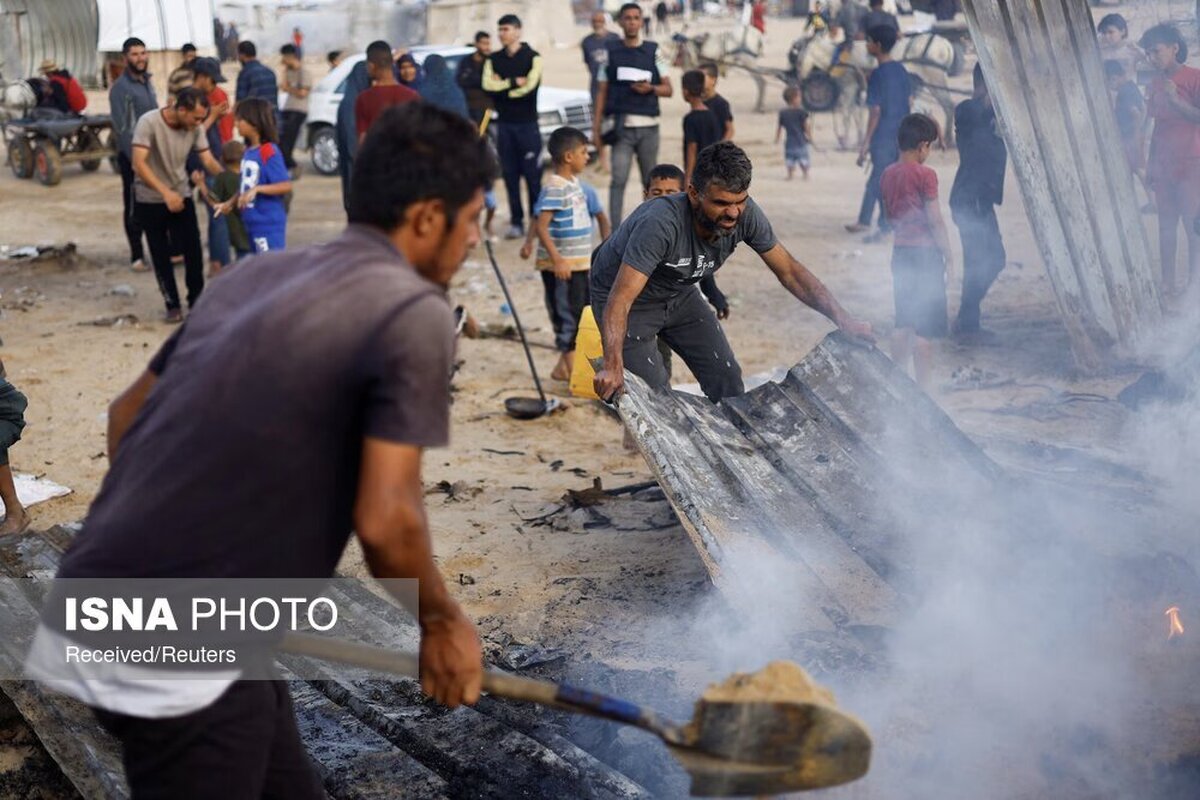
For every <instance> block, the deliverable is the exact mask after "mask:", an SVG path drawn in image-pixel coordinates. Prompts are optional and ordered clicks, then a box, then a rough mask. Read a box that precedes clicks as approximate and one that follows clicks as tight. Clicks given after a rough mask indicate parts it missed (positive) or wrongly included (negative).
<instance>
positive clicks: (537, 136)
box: [483, 14, 542, 239]
mask: <svg viewBox="0 0 1200 800" xmlns="http://www.w3.org/2000/svg"><path fill="white" fill-rule="evenodd" d="M497 28H498V32H499V34H500V44H501V49H500V50H498V51H496V52H495V53H492V55H491V57H490V58H488V60H487V62H486V63H485V64H484V65H483V90H484V91H485V92H490V93H491V94H492V97H493V98H494V100H495V103H496V113H497V114H498V115H499V117H500V119H499V121H498V122H497V124H496V150H497V151H498V152H499V154H500V169H501V171H502V172H503V174H504V188H505V189H506V190H507V191H508V210H509V214H510V215H511V224H510V225H509V228H508V232H507V233H506V234H504V238H505V239H522V238H524V236H525V210H524V207H523V206H522V205H521V179H522V178H524V179H525V187H526V189H527V191H528V192H529V216H530V218H531V219H532V218H533V216H534V214H533V204H534V203H536V202H537V199H538V195H539V194H540V193H541V191H542V165H541V160H540V157H541V154H542V131H541V128H539V127H538V112H537V99H538V87H539V86H541V83H542V57H541V55H539V54H538V52H537V51H536V50H534V49H533V48H532V47H530V46H529V45H527V44H525V43H524V42H522V41H521V20H520V18H519V17H517V15H516V14H505V15H504V16H503V17H501V18H500V22H499V23H498V25H497Z"/></svg>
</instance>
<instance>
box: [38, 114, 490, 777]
mask: <svg viewBox="0 0 1200 800" xmlns="http://www.w3.org/2000/svg"><path fill="white" fill-rule="evenodd" d="M429 141H436V142H437V143H438V145H439V146H438V147H437V148H435V149H432V150H428V152H427V153H426V154H425V155H424V156H423V157H422V158H421V159H414V158H408V157H405V155H406V154H409V153H412V152H414V151H417V150H418V149H420V148H422V147H424V146H425V143H427V142H429ZM355 167H356V171H355V174H354V182H353V184H352V187H351V196H350V221H351V225H350V227H349V228H348V229H347V230H346V231H345V232H344V233H343V234H342V235H341V236H339V237H337V238H335V239H333V240H332V241H330V242H327V243H323V244H318V245H313V246H311V247H307V248H301V249H299V250H287V251H282V252H278V253H269V254H264V255H258V256H253V257H251V258H248V259H246V260H244V261H242V262H239V263H238V264H235V265H234V266H233V267H231V268H229V269H228V270H227V271H226V272H224V273H222V275H221V278H220V280H218V281H214V282H213V285H212V287H211V289H210V290H209V291H208V292H206V293H205V297H204V299H203V301H202V302H201V303H200V304H199V306H198V307H197V308H196V310H195V312H194V313H193V314H192V315H191V316H189V317H188V320H187V322H186V324H184V325H183V326H182V327H181V328H179V329H178V330H176V332H175V334H174V335H173V336H172V337H171V338H170V339H168V340H167V342H166V344H165V345H164V346H163V347H162V349H161V350H160V351H159V353H158V355H156V356H155V357H154V358H153V360H152V361H151V362H150V364H149V366H148V368H147V369H146V370H145V371H144V372H143V373H142V374H141V376H140V377H139V378H138V379H137V380H136V382H135V383H133V385H131V386H130V387H129V388H128V389H127V390H126V391H125V392H124V393H123V394H122V395H121V396H120V397H118V398H117V400H116V401H114V402H113V404H112V405H111V406H110V416H109V423H108V442H109V459H110V462H111V468H110V470H109V472H108V475H107V476H106V477H105V479H104V483H103V485H102V486H101V488H100V491H99V493H98V494H97V496H96V499H95V502H94V503H93V504H92V507H91V509H90V511H89V513H88V518H87V520H86V522H85V523H84V525H83V529H82V530H81V531H80V532H79V535H78V537H77V538H76V539H75V541H74V542H73V544H72V546H71V548H70V550H69V552H68V553H67V554H66V555H65V556H63V559H62V563H61V566H60V568H59V577H62V578H115V579H135V578H180V579H183V578H193V579H214V578H229V579H239V578H241V579H251V578H253V579H271V578H314V579H315V578H329V577H331V576H332V575H333V573H334V569H335V568H336V566H337V563H338V560H339V559H340V557H341V555H342V551H343V550H344V548H345V546H346V544H347V541H348V540H349V538H350V536H351V535H352V534H354V535H356V536H357V538H358V541H359V542H360V544H361V545H362V550H363V554H364V560H365V562H366V564H367V566H368V567H369V568H370V570H371V573H372V574H373V575H375V576H376V577H379V578H393V579H399V578H405V579H412V580H415V581H419V590H420V607H419V609H417V610H416V612H417V614H418V621H419V623H420V626H421V650H420V662H421V663H420V667H421V669H420V673H421V686H422V688H423V689H424V690H425V691H426V692H427V693H428V694H430V695H431V697H432V699H434V700H437V701H438V702H441V703H443V704H446V705H449V706H452V707H453V706H457V705H459V704H460V703H473V702H475V700H476V699H477V698H478V697H479V688H480V682H481V678H482V653H481V650H480V645H479V637H478V634H477V633H476V631H475V626H474V624H473V623H472V622H471V620H470V619H469V618H468V617H467V615H466V614H465V613H464V612H463V611H462V609H461V608H460V607H459V605H458V603H457V602H455V600H454V599H453V597H452V596H451V595H450V592H449V590H448V589H447V587H446V584H445V581H444V580H443V579H442V577H441V575H440V573H439V572H438V567H437V564H436V563H435V562H434V558H433V545H432V542H431V538H430V531H429V524H428V521H427V519H426V515H425V510H424V504H423V499H422V498H423V495H424V489H423V488H422V485H421V460H422V452H423V450H424V448H426V447H440V446H444V445H445V444H446V442H447V441H448V438H449V433H450V429H449V426H450V372H451V366H452V363H453V356H454V316H453V311H452V310H451V308H450V305H449V304H448V302H447V299H446V286H447V285H448V284H449V283H450V280H451V278H453V277H454V274H455V273H456V272H457V271H458V269H459V267H460V266H461V265H462V262H463V260H464V259H465V258H466V255H467V251H468V249H469V248H471V247H473V246H475V245H476V244H478V242H479V213H480V212H481V211H482V210H483V193H484V188H485V187H486V186H490V185H491V183H492V181H494V180H495V177H496V174H495V173H496V169H495V164H494V161H493V158H492V156H491V155H490V153H489V151H488V146H487V143H486V142H485V141H482V140H480V138H479V134H478V130H477V129H476V128H475V126H474V125H472V124H471V122H470V121H468V120H467V119H465V118H463V117H462V116H460V115H457V114H454V113H451V112H448V111H443V110H440V109H437V108H435V107H433V106H429V105H426V104H425V103H410V104H408V105H407V106H404V107H403V108H397V109H389V110H388V111H387V112H385V113H384V114H383V115H382V116H381V117H380V118H379V120H378V121H377V122H376V124H375V126H374V127H373V128H372V131H371V133H370V134H369V135H368V136H367V138H366V140H365V141H364V142H363V144H362V146H361V147H360V148H359V150H358V160H357V161H356V162H355ZM415 221H419V222H415ZM392 585H393V586H394V584H392ZM384 588H388V587H386V586H385V587H384ZM262 591H263V592H264V593H265V596H270V593H271V592H272V591H273V590H272V589H269V588H264V589H263V590H262ZM51 630H52V632H53V630H54V629H51ZM57 633H59V634H60V635H64V636H65V635H67V632H65V631H57ZM41 635H43V632H39V636H41ZM59 652H60V653H61V652H62V651H61V650H59ZM53 666H57V668H58V669H57V672H58V673H59V674H61V672H62V667H63V664H62V662H61V660H59V661H58V663H57V664H56V665H48V666H43V667H42V668H41V670H39V672H38V674H45V670H46V669H48V668H51V667H53ZM103 666H104V667H108V669H104V670H103V672H102V673H96V672H93V673H92V676H93V677H94V678H96V679H95V680H88V679H87V672H86V670H85V671H83V672H81V673H79V675H81V676H82V678H79V677H77V678H73V679H67V680H62V681H59V682H58V683H56V685H55V688H56V689H57V690H58V691H62V692H66V693H68V694H70V695H72V696H74V697H76V698H78V699H80V700H83V701H84V702H87V703H88V704H89V705H91V706H93V707H94V708H96V711H97V716H98V717H99V719H100V721H101V723H102V724H103V725H104V726H105V727H106V728H107V729H108V730H109V731H110V732H111V733H113V735H114V736H116V738H117V739H118V740H119V741H120V743H121V746H122V748H123V750H124V762H125V763H126V764H128V765H130V769H129V770H128V771H127V773H128V774H127V777H128V779H129V784H130V790H131V794H132V796H134V797H180V796H185V795H187V796H196V797H198V796H205V797H208V796H214V794H213V792H212V791H209V789H212V788H213V787H214V786H216V785H217V783H215V782H214V779H213V775H214V774H215V773H216V772H219V773H220V781H219V785H220V793H219V795H218V796H225V797H230V798H233V797H286V798H289V800H318V798H324V797H325V792H324V790H323V789H322V787H321V782H320V779H319V778H318V777H317V775H316V773H315V771H314V770H313V769H312V766H311V763H310V761H309V759H308V756H307V754H306V753H305V751H304V748H303V746H302V744H301V742H300V736H299V733H298V731H297V727H296V720H295V717H294V714H293V713H292V704H291V700H290V698H289V697H288V691H287V685H286V684H283V683H281V682H270V681H261V680H238V681H235V682H233V683H232V684H231V685H228V686H227V687H226V686H222V685H221V683H220V682H221V681H225V682H228V681H229V680H230V678H229V676H225V677H223V678H219V677H213V678H209V683H210V684H211V682H212V681H218V685H217V687H216V689H217V691H215V692H205V694H204V695H203V696H201V694H200V692H198V691H197V688H196V687H195V685H194V684H196V683H197V682H196V681H187V680H183V681H181V680H179V679H178V676H173V675H172V674H170V673H169V672H166V673H164V672H162V668H161V666H156V667H151V666H149V665H146V666H144V667H141V668H140V669H139V670H136V671H134V672H130V671H129V670H127V669H126V667H127V666H128V665H124V664H122V665H113V664H106V665H103ZM239 666H240V663H239ZM148 671H149V674H148ZM52 674H53V673H52ZM189 684H191V685H189ZM208 688H209V689H211V688H212V687H211V685H209V686H208ZM222 689H223V690H224V692H223V693H222V692H221V690H222ZM214 743H220V744H219V746H218V745H216V744H214ZM180 787H208V789H197V790H196V791H193V792H190V793H189V792H186V791H183V790H181V789H180ZM401 793H402V792H401Z"/></svg>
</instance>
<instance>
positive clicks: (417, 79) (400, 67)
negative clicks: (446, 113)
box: [396, 53, 425, 95]
mask: <svg viewBox="0 0 1200 800" xmlns="http://www.w3.org/2000/svg"><path fill="white" fill-rule="evenodd" d="M396 72H397V74H398V76H399V79H400V83H402V84H403V85H405V86H407V87H408V88H410V89H412V90H413V91H414V92H416V93H418V94H421V95H423V94H425V91H424V89H423V88H422V87H423V84H424V81H423V80H422V78H421V68H420V67H419V66H417V60H416V59H415V58H413V57H412V54H411V53H405V54H404V55H402V56H400V57H399V58H397V59H396Z"/></svg>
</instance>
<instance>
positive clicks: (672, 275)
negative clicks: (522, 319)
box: [591, 142, 872, 403]
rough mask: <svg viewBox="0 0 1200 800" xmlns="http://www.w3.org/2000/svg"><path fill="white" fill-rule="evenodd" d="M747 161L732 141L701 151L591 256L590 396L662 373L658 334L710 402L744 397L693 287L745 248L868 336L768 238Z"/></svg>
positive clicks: (797, 291)
mask: <svg viewBox="0 0 1200 800" xmlns="http://www.w3.org/2000/svg"><path fill="white" fill-rule="evenodd" d="M750 175H751V165H750V159H749V157H748V156H747V155H746V153H745V152H744V151H743V150H742V149H741V148H740V147H738V146H737V145H735V144H733V143H732V142H718V143H717V144H714V145H710V146H709V147H706V148H705V149H704V150H702V151H701V152H700V155H699V157H698V158H697V159H696V167H695V169H694V170H693V173H692V181H691V184H690V185H689V186H688V187H687V191H686V192H682V193H680V194H676V195H669V196H667V197H660V198H657V199H654V200H651V201H649V202H647V203H643V204H642V205H641V206H639V207H638V209H637V210H636V211H634V212H633V214H631V215H630V217H629V218H628V219H627V220H625V222H624V223H623V224H622V225H621V227H620V228H618V229H617V231H616V232H615V233H613V235H612V236H610V237H609V238H608V239H607V240H606V241H605V242H604V244H602V245H600V247H599V248H597V249H596V251H595V253H593V255H592V272H591V295H592V310H593V311H594V312H595V315H596V319H598V320H600V331H601V334H602V336H603V340H604V368H603V369H601V370H600V371H599V372H597V373H596V379H595V389H596V394H598V395H599V396H600V397H601V398H603V399H605V400H612V399H614V398H615V397H616V396H617V395H619V394H620V393H621V390H622V389H623V388H624V385H625V369H626V368H628V369H629V371H630V372H632V373H633V374H635V375H637V376H638V377H640V378H642V379H643V380H645V381H646V382H647V383H648V384H650V386H651V387H654V388H661V387H666V386H667V385H668V381H669V377H670V376H669V374H668V372H667V369H666V366H665V365H664V363H663V358H662V354H661V353H660V352H659V350H658V340H659V338H661V339H662V341H663V342H665V343H666V344H667V345H668V346H669V347H670V348H671V349H672V350H674V351H675V352H676V353H678V354H679V356H680V357H681V358H682V359H683V361H684V363H686V364H687V365H688V368H689V369H691V371H692V373H693V374H694V375H695V376H696V378H697V379H698V380H699V381H700V388H701V389H702V390H703V391H704V394H705V395H706V396H707V397H708V399H709V400H711V401H713V402H714V403H715V402H717V401H718V400H720V399H722V398H725V397H734V396H736V395H740V394H742V393H743V392H744V391H745V389H744V386H743V384H742V368H741V367H740V366H739V365H738V362H737V357H736V356H734V354H733V350H732V349H731V348H730V346H729V342H728V340H726V338H725V333H724V332H723V331H722V330H721V325H720V323H718V322H717V317H716V315H715V314H714V313H713V311H712V309H711V308H709V306H708V304H707V303H706V302H705V301H704V298H703V297H702V296H701V295H700V292H699V290H698V289H697V287H696V284H698V283H699V282H700V281H701V280H702V279H703V278H705V277H706V276H708V275H711V274H713V273H714V272H716V271H717V270H718V269H720V267H721V265H722V264H723V263H724V262H725V260H726V259H728V258H729V256H730V255H732V253H733V251H734V249H736V248H737V246H738V244H739V243H741V242H745V243H747V244H748V245H750V246H751V247H752V248H753V249H754V251H755V252H756V253H758V255H759V257H760V258H762V260H763V263H764V264H766V265H767V267H768V268H769V269H770V270H771V271H772V272H773V273H775V277H777V278H778V279H779V282H780V283H781V284H783V286H784V288H786V289H787V290H788V291H789V292H791V293H792V294H793V295H795V296H796V298H797V299H798V300H800V302H802V303H804V304H805V305H807V306H809V307H810V308H813V309H815V310H817V311H819V312H821V313H822V314H824V315H825V316H826V317H828V318H829V319H830V320H832V321H833V323H834V324H835V325H837V326H838V327H839V328H841V329H842V330H844V331H845V332H846V333H848V334H850V335H851V336H855V337H858V338H860V339H864V340H868V341H871V340H872V336H871V326H870V325H868V324H867V323H866V322H862V321H860V320H857V319H855V318H854V317H851V316H850V315H849V314H847V313H846V311H845V309H843V308H842V307H841V306H840V305H839V304H838V302H837V300H835V299H834V297H833V295H832V294H831V293H830V292H829V290H828V289H826V288H825V286H824V285H823V284H822V283H821V282H820V281H819V280H817V277H816V276H815V275H813V274H812V273H811V272H809V271H808V268H807V267H805V266H804V265H803V264H801V263H800V262H799V261H797V260H796V259H795V258H793V257H792V255H791V253H789V252H788V251H787V249H786V248H785V247H784V246H783V245H782V244H780V243H779V240H778V239H776V238H775V233H774V231H773V230H772V229H771V223H770V221H768V220H767V216H766V214H764V213H763V211H762V209H761V208H759V207H758V205H757V204H756V203H755V202H754V201H753V200H752V199H751V198H750Z"/></svg>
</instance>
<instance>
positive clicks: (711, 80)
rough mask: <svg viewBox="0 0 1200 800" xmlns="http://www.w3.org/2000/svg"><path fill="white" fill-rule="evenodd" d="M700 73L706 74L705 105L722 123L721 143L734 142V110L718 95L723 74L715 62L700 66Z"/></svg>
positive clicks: (707, 62)
mask: <svg viewBox="0 0 1200 800" xmlns="http://www.w3.org/2000/svg"><path fill="white" fill-rule="evenodd" d="M700 71H701V72H703V73H704V105H706V106H708V107H709V109H711V110H712V112H713V113H714V114H716V115H717V122H719V123H721V141H723V142H725V141H732V140H733V109H732V108H731V107H730V106H729V101H728V100H726V99H725V98H724V97H721V95H719V94H717V77H718V76H719V75H720V74H721V73H720V70H719V69H718V68H717V65H716V64H714V63H713V62H711V61H706V62H704V63H703V64H701V65H700Z"/></svg>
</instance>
